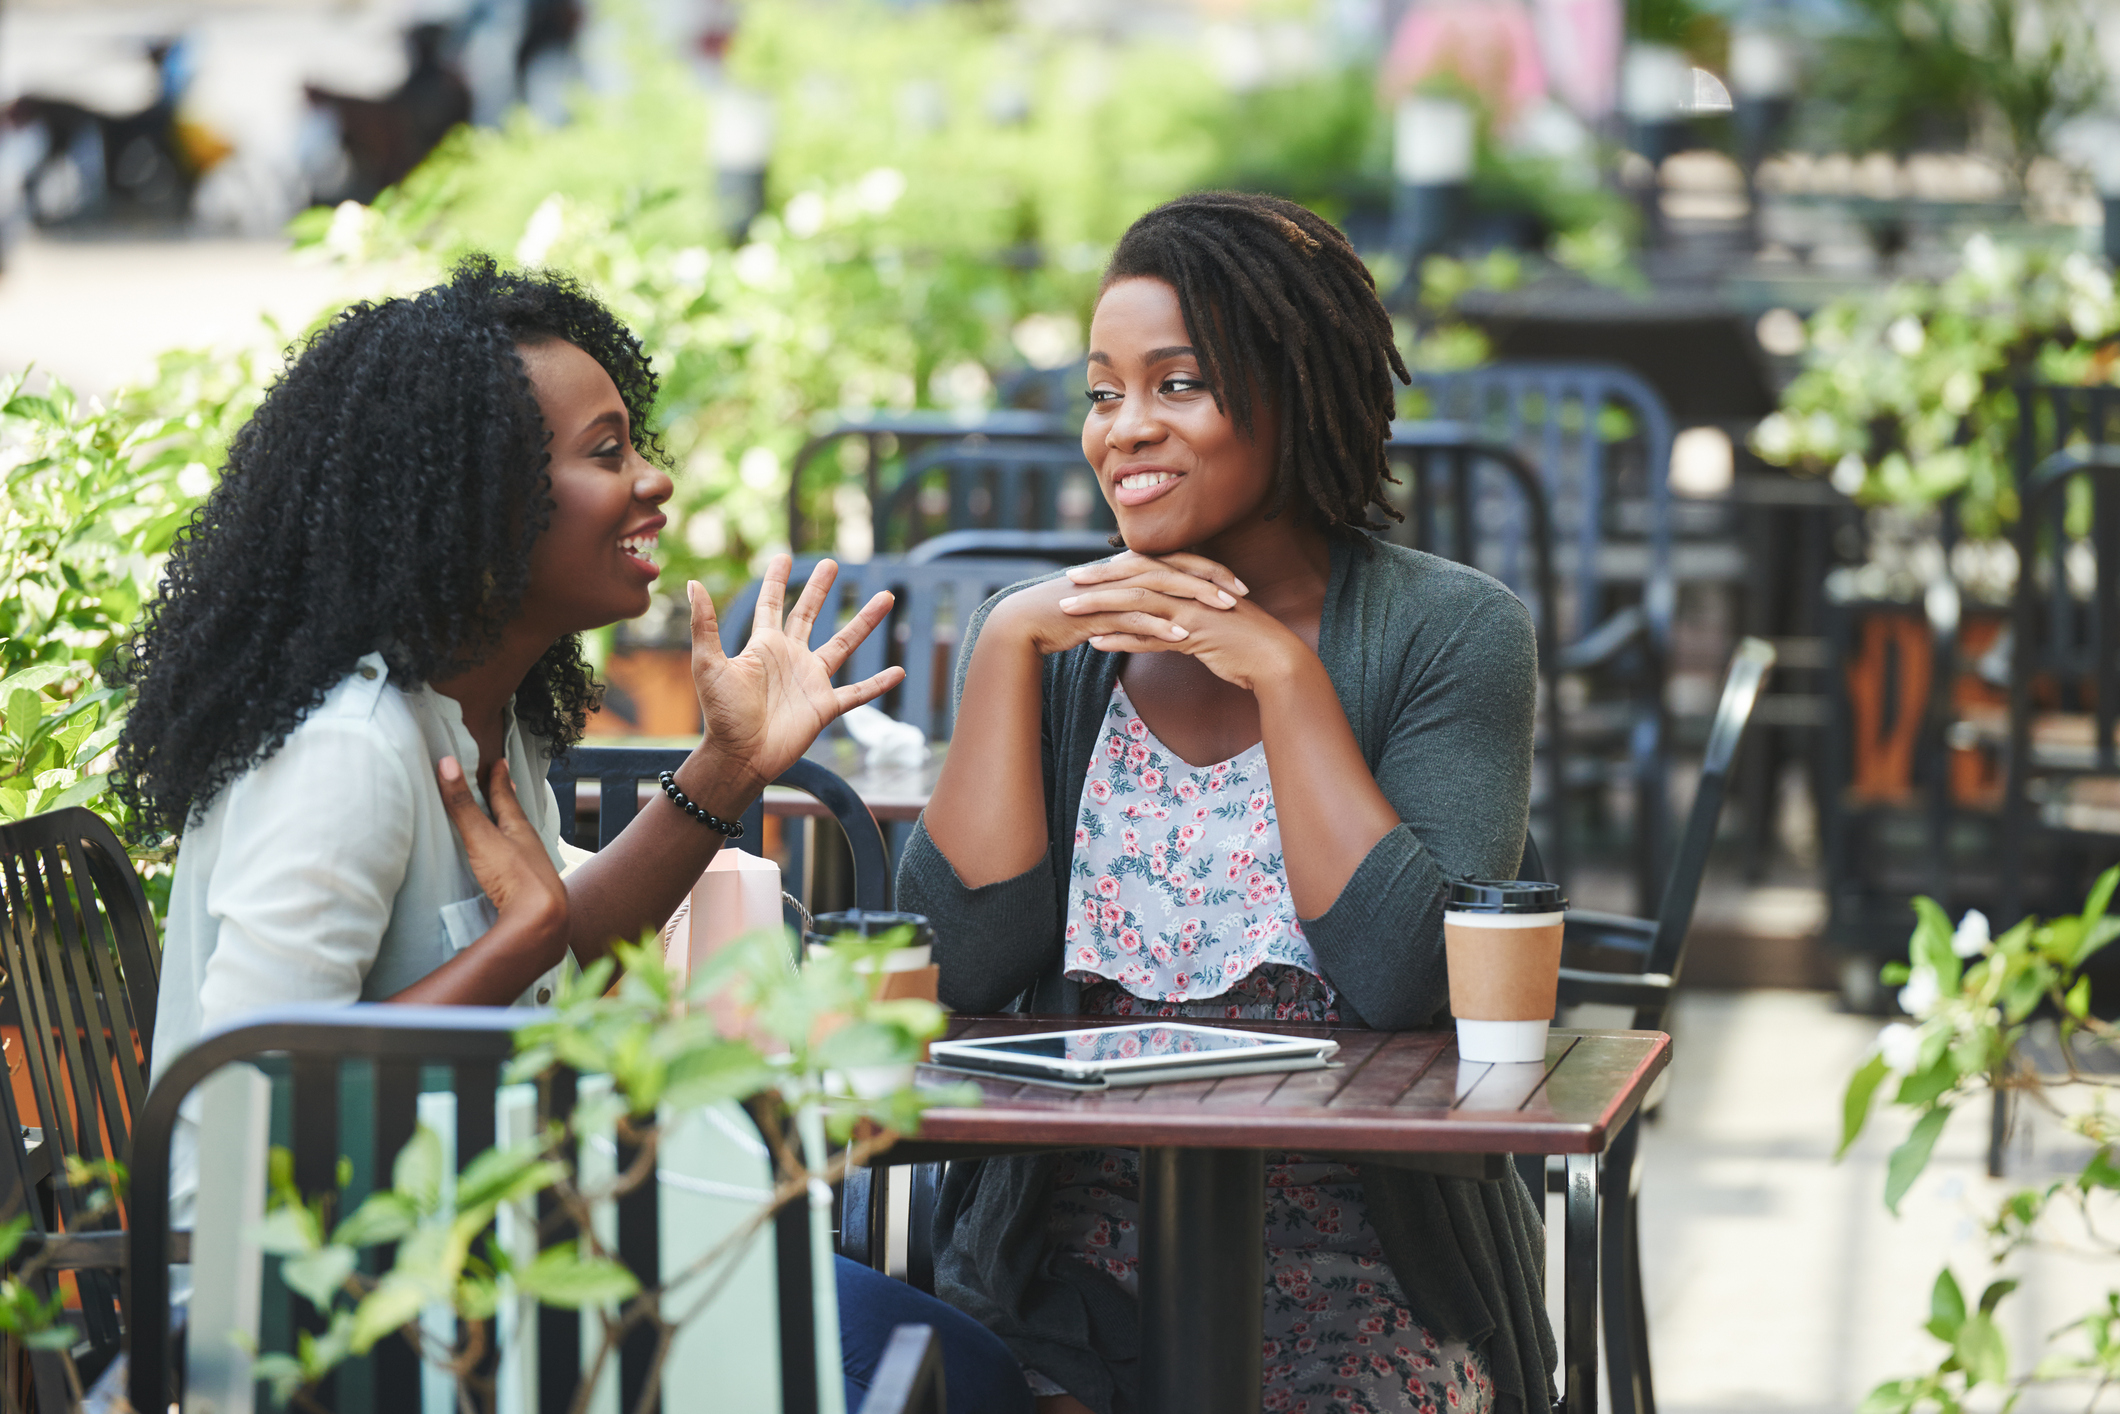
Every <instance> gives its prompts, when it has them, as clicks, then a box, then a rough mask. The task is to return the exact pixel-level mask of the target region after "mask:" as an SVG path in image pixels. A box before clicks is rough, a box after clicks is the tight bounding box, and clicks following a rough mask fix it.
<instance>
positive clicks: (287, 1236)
mask: <svg viewBox="0 0 2120 1414" xmlns="http://www.w3.org/2000/svg"><path fill="white" fill-rule="evenodd" d="M251 1235H252V1236H253V1237H254V1238H255V1239H256V1240H257V1244H258V1246H260V1247H262V1248H264V1249H265V1250H266V1251H267V1252H273V1253H277V1254H279V1255H280V1256H283V1257H292V1256H296V1255H298V1254H300V1253H303V1252H309V1251H312V1250H314V1249H315V1248H316V1247H317V1246H318V1245H319V1244H320V1243H322V1242H323V1240H324V1238H323V1234H322V1233H320V1232H319V1231H318V1230H317V1220H316V1215H315V1214H314V1213H312V1212H310V1211H309V1210H308V1209H307V1208H304V1207H301V1206H299V1205H297V1204H287V1205H285V1206H283V1207H278V1208H274V1209H273V1210H272V1211H271V1212H269V1213H267V1214H266V1215H265V1221H263V1222H261V1223H259V1224H258V1225H257V1227H256V1228H255V1229H253V1231H252V1234H251Z"/></svg>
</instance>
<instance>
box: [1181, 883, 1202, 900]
mask: <svg viewBox="0 0 2120 1414" xmlns="http://www.w3.org/2000/svg"><path fill="white" fill-rule="evenodd" d="M1206 899H1207V890H1206V889H1203V888H1201V887H1200V886H1199V885H1198V884H1194V885H1193V886H1192V887H1191V888H1189V889H1187V890H1186V891H1185V901H1186V902H1187V903H1202V902H1205V901H1206Z"/></svg>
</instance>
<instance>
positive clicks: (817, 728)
mask: <svg viewBox="0 0 2120 1414" xmlns="http://www.w3.org/2000/svg"><path fill="white" fill-rule="evenodd" d="M793 565H794V561H793V559H792V558H791V557H790V556H787V555H775V556H774V557H773V558H772V560H771V561H770V562H769V563H768V564H767V565H766V573H765V579H764V582H763V583H762V584H761V585H760V587H759V591H758V612H757V615H756V617H755V618H754V619H753V621H752V625H751V641H750V642H749V643H748V644H746V645H745V646H744V650H743V652H741V653H739V654H737V655H736V656H735V657H734V658H731V657H729V656H727V655H726V654H724V653H723V652H722V651H721V627H720V624H719V623H718V622H717V621H716V619H715V616H714V603H713V601H712V600H711V599H710V598H708V596H707V592H706V591H705V590H704V589H702V588H700V587H699V585H697V584H691V585H687V586H686V592H687V593H688V594H689V595H690V597H691V603H692V685H693V688H694V689H695V690H696V691H697V692H698V694H699V710H700V715H701V717H702V718H703V719H704V721H705V723H706V736H707V742H708V744H709V745H710V746H712V747H713V748H714V750H715V751H716V752H717V753H718V754H720V755H721V756H722V757H723V758H724V759H725V760H727V761H728V762H729V763H730V764H731V765H732V766H735V767H737V768H738V769H741V770H744V771H747V772H749V773H750V774H751V776H752V777H753V785H754V786H756V787H763V786H764V785H765V784H766V783H767V782H769V781H771V780H772V779H773V778H774V777H775V776H778V775H779V774H780V773H781V772H782V771H785V770H786V769H787V768H788V767H789V766H791V765H793V764H794V763H795V761H796V759H797V758H799V757H800V756H801V755H802V754H803V753H804V752H805V751H808V750H809V749H810V743H811V742H813V741H815V740H817V734H818V733H819V732H821V731H823V730H824V729H825V728H826V727H828V726H830V725H831V724H832V722H833V721H834V720H836V719H837V718H838V717H839V716H840V714H841V713H844V712H847V711H849V710H851V709H852V708H855V707H859V706H860V705H861V704H862V703H864V702H872V701H874V700H875V699H876V698H878V697H881V696H883V694H884V693H886V692H888V691H890V690H891V689H892V688H893V687H896V686H897V685H898V682H899V680H900V679H902V678H903V677H904V676H905V670H904V669H903V668H885V669H884V670H883V671H882V672H880V673H878V674H876V675H875V676H874V677H872V678H868V679H866V680H865V681H862V682H858V683H852V684H850V685H848V686H846V687H834V686H832V674H834V673H836V672H838V671H839V669H840V667H841V666H842V665H843V664H845V662H846V660H847V656H848V655H849V654H851V653H852V652H853V651H854V649H855V647H856V646H858V645H859V644H860V642H861V641H862V640H863V639H864V638H867V637H868V636H869V633H870V631H871V630H873V629H874V628H875V627H876V625H878V624H880V623H882V622H883V619H884V616H885V615H886V614H888V613H890V611H891V596H890V595H889V594H878V595H877V596H876V597H875V598H873V599H871V600H869V602H868V603H866V604H864V605H862V607H861V612H860V613H858V614H856V615H854V617H853V618H852V619H851V620H849V621H848V623H847V625H846V626H845V627H844V628H842V629H840V630H839V632H838V633H835V634H833V635H832V637H831V639H830V640H829V641H827V642H826V643H825V644H824V646H823V647H821V648H818V649H815V650H814V651H813V650H812V649H811V648H810V646H809V645H810V630H811V629H812V627H813V626H814V625H815V624H816V622H817V615H818V613H819V612H821V611H822V609H823V608H824V605H825V602H826V599H827V596H828V595H829V594H830V592H831V588H832V581H833V580H834V579H836V578H837V577H838V575H839V566H838V565H836V564H834V563H833V562H832V561H830V560H824V561H822V562H820V563H819V564H818V566H817V568H816V569H815V570H814V571H812V572H811V574H810V582H809V583H808V584H807V585H805V586H804V587H803V591H802V595H801V597H800V598H798V599H797V600H796V601H795V608H794V611H793V612H792V613H790V614H788V616H787V619H786V621H785V622H784V623H783V621H782V619H781V607H782V605H783V604H784V603H785V602H786V600H787V592H788V573H789V571H790V569H791V568H792V567H793Z"/></svg>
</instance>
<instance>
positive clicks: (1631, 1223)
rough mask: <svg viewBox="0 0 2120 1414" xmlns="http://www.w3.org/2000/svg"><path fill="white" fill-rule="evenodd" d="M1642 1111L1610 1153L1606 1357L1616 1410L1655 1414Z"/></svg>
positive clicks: (1617, 1413) (1604, 1245)
mask: <svg viewBox="0 0 2120 1414" xmlns="http://www.w3.org/2000/svg"><path fill="white" fill-rule="evenodd" d="M1640 1144H1641V1116H1640V1115H1638V1114H1637V1115H1636V1116H1635V1117H1634V1118H1632V1119H1630V1120H1628V1121H1627V1124H1626V1127H1625V1128H1623V1129H1621V1130H1620V1132H1619V1135H1618V1137H1617V1138H1615V1139H1614V1140H1613V1143H1612V1147H1611V1148H1610V1149H1608V1150H1606V1152H1605V1155H1604V1161H1603V1163H1604V1174H1605V1180H1606V1181H1605V1191H1606V1195H1607V1199H1606V1207H1605V1214H1604V1231H1603V1232H1602V1233H1601V1234H1600V1236H1599V1245H1600V1247H1601V1249H1602V1251H1601V1254H1600V1255H1601V1257H1602V1258H1603V1266H1604V1272H1603V1277H1604V1280H1603V1281H1602V1282H1601V1283H1600V1285H1601V1286H1602V1288H1603V1290H1602V1292H1601V1295H1602V1297H1603V1300H1602V1303H1601V1304H1602V1305H1603V1307H1604V1316H1605V1358H1606V1360H1607V1362H1608V1363H1609V1364H1610V1366H1611V1371H1612V1373H1611V1386H1612V1407H1613V1410H1614V1414H1653V1411H1654V1409H1655V1405H1656V1396H1655V1394H1654V1393H1653V1392H1652V1389H1651V1384H1650V1378H1649V1356H1648V1352H1649V1332H1648V1325H1647V1321H1646V1319H1645V1318H1644V1314H1643V1303H1642V1292H1641V1247H1640V1241H1641V1233H1640V1229H1639V1227H1638V1226H1637V1225H1636V1221H1635V1219H1636V1215H1637V1213H1638V1208H1637V1205H1636V1201H1635V1185H1636V1183H1638V1182H1639V1181H1640V1176H1641V1164H1640V1152H1641V1149H1640Z"/></svg>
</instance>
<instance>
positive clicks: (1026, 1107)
mask: <svg viewBox="0 0 2120 1414" xmlns="http://www.w3.org/2000/svg"><path fill="white" fill-rule="evenodd" d="M1123 1024H1126V1019H1125V1018H1104V1017H1081V1018H1036V1017H1015V1016H1012V1017H958V1018H955V1019H954V1020H953V1021H952V1024H951V1028H950V1030H951V1034H952V1035H953V1036H970V1035H988V1036H992V1035H1005V1034H1009V1033H1011V1032H1016V1033H1021V1032H1028V1031H1053V1030H1076V1029H1086V1028H1087V1027H1090V1026H1098V1025H1123ZM1240 1029H1245V1030H1262V1031H1276V1032H1280V1033H1284V1034H1286V1033H1289V1032H1295V1031H1302V1032H1307V1033H1308V1034H1313V1035H1314V1034H1317V1028H1312V1027H1305V1028H1296V1027H1291V1026H1276V1025H1274V1024H1273V1023H1258V1022H1244V1023H1241V1024H1240ZM1332 1034H1333V1035H1334V1036H1335V1038H1336V1039H1338V1040H1339V1041H1340V1043H1341V1052H1340V1054H1341V1056H1342V1058H1343V1059H1344V1060H1345V1061H1346V1065H1345V1066H1344V1067H1343V1068H1342V1069H1339V1070H1331V1071H1294V1072H1289V1073H1287V1074H1285V1075H1284V1074H1269V1075H1255V1076H1233V1077H1230V1078H1227V1079H1223V1080H1218V1081H1185V1082H1173V1083H1166V1084H1162V1085H1147V1086H1129V1087H1123V1088H1121V1089H1118V1090H1113V1091H1106V1092H1101V1093H1091V1094H1082V1093H1079V1092H1072V1091H1067V1090H1059V1089H1053V1088H1050V1087H1044V1086H1037V1085H1019V1084H1017V1083H1015V1082H1012V1081H1001V1080H995V1081H978V1082H975V1083H977V1084H979V1085H980V1086H981V1089H982V1092H983V1094H984V1097H985V1104H984V1105H982V1106H980V1107H977V1108H969V1109H935V1110H931V1111H929V1112H928V1114H927V1116H926V1118H925V1121H924V1123H923V1125H922V1129H921V1133H920V1136H919V1142H920V1143H921V1145H922V1147H923V1149H926V1148H928V1147H929V1146H932V1147H933V1150H934V1151H935V1152H942V1151H944V1150H946V1149H947V1147H948V1146H949V1145H951V1144H962V1145H989V1146H991V1145H997V1144H998V1145H1008V1144H1020V1145H1023V1146H1025V1147H1030V1146H1036V1145H1059V1146H1069V1147H1072V1146H1077V1145H1079V1146H1082V1147H1101V1146H1106V1145H1110V1146H1116V1147H1139V1146H1143V1145H1151V1146H1153V1145H1172V1146H1177V1147H1181V1148H1189V1147H1198V1148H1286V1149H1298V1150H1303V1149H1316V1150H1325V1151H1329V1152H1348V1151H1356V1150H1366V1151H1373V1152H1377V1153H1404V1154H1421V1153H1428V1154H1483V1153H1488V1154H1499V1153H1523V1154H1593V1153H1598V1152H1601V1151H1602V1150H1603V1149H1604V1147H1605V1146H1606V1144H1608V1143H1609V1142H1610V1141H1611V1136H1612V1135H1613V1134H1614V1133H1616V1132H1617V1129H1618V1126H1619V1125H1620V1124H1621V1123H1623V1122H1624V1121H1625V1119H1626V1117H1627V1116H1628V1115H1629V1114H1631V1113H1632V1112H1633V1110H1634V1108H1635V1106H1636V1105H1638V1104H1639V1103H1640V1099H1641V1095H1642V1093H1643V1092H1644V1091H1645V1090H1646V1089H1647V1087H1648V1084H1649V1082H1650V1081H1651V1080H1653V1079H1654V1078H1655V1076H1656V1075H1657V1073H1658V1072H1660V1071H1661V1070H1662V1069H1663V1067H1664V1066H1665V1065H1666V1064H1668V1063H1669V1060H1670V1054H1671V1042H1670V1038H1669V1037H1667V1036H1664V1035H1662V1034H1660V1033H1657V1032H1644V1031H1632V1032H1626V1031H1622V1032H1612V1031H1604V1032H1580V1031H1573V1030H1560V1029H1556V1030H1555V1031H1554V1032H1553V1035H1552V1038H1551V1044H1550V1049H1549V1051H1548V1056H1549V1061H1548V1064H1547V1065H1546V1066H1504V1067H1491V1068H1486V1069H1483V1070H1482V1071H1481V1073H1480V1074H1478V1075H1477V1076H1475V1075H1472V1074H1470V1073H1469V1068H1468V1067H1463V1066H1462V1064H1461V1062H1460V1061H1459V1060H1458V1058H1457V1046H1456V1039H1455V1037H1453V1036H1451V1035H1450V1034H1449V1033H1447V1032H1402V1033H1390V1032H1376V1031H1359V1030H1351V1029H1350V1030H1339V1031H1335V1032H1333V1033H1332ZM1461 1072H1464V1083H1463V1084H1462V1085H1461V1084H1460V1074H1461ZM928 1073H929V1074H932V1075H934V1077H935V1078H936V1079H948V1080H950V1081H953V1082H954V1081H961V1080H962V1079H963V1078H964V1077H963V1076H961V1075H957V1074H951V1073H939V1072H928ZM1461 1090H1462V1094H1461V1093H1460V1092H1461Z"/></svg>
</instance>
